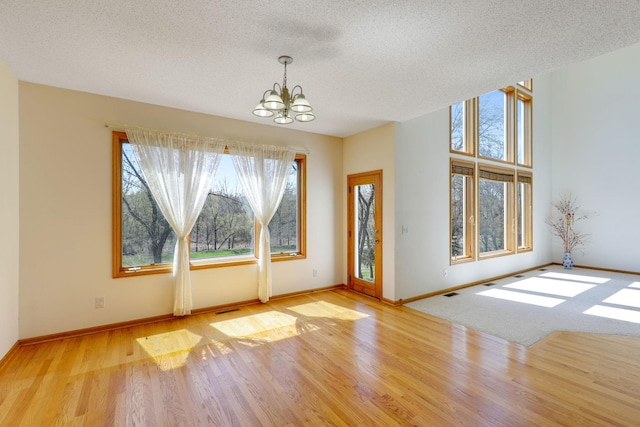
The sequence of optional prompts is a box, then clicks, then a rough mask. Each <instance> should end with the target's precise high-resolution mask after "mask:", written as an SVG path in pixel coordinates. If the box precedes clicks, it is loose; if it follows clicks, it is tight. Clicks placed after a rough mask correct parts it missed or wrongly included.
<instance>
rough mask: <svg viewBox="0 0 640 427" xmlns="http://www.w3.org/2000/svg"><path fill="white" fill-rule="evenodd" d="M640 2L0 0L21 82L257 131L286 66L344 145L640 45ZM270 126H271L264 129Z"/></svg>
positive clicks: (10, 59)
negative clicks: (267, 96) (269, 92)
mask: <svg viewBox="0 0 640 427" xmlns="http://www.w3.org/2000/svg"><path fill="white" fill-rule="evenodd" d="M639 22H640V1H638V0H583V1H562V0H539V1H538V0H536V1H520V0H471V1H470V0H448V1H443V0H413V1H403V0H396V1H381V0H366V1H349V0H317V1H300V0H297V1H288V0H287V1H278V2H267V1H254V0H236V1H233V2H231V1H215V0H190V1H187V0H155V1H136V0H57V1H53V0H48V1H43V0H0V61H2V62H4V63H5V64H6V65H7V66H8V67H9V68H10V69H11V70H12V72H13V73H14V74H15V75H16V76H17V78H18V79H20V80H22V81H28V82H35V83H41V84H46V85H51V86H57V87H62V88H69V89H75V90H80V91H86V92H91V93H97V94H102V95H108V96H114V97H119V98H125V99H131V100H136V101H142V102H147V103H152V104H158V105H165V106H170V107H175V108H180V109H185V110H191V111H197V112H202V113H208V114H214V115H218V116H223V117H230V118H234V119H240V120H248V121H254V122H259V123H272V122H271V120H270V119H261V118H257V117H255V116H253V115H252V114H251V110H252V109H253V107H254V106H255V105H256V104H257V102H258V101H259V98H260V97H261V95H262V93H263V92H264V91H265V90H266V89H268V88H270V87H271V86H272V85H273V83H274V82H278V83H282V81H281V80H282V72H283V67H282V65H281V64H279V63H278V61H277V58H278V56H280V55H290V56H292V57H293V58H294V62H293V64H291V65H290V66H289V67H288V86H289V87H292V86H294V85H296V84H299V85H302V86H303V88H304V91H305V94H306V95H307V99H308V100H309V101H310V102H311V104H312V105H313V106H314V109H315V113H316V116H317V118H316V120H315V121H314V122H311V123H305V124H293V125H289V126H290V127H292V128H295V129H298V130H306V131H310V132H316V133H322V134H327V135H335V136H348V135H352V134H354V133H357V132H360V131H362V130H366V129H369V128H372V127H375V126H377V125H380V124H383V123H386V122H389V121H404V120H408V119H411V118H414V117H417V116H420V115H423V114H426V113H428V112H431V111H434V110H437V109H440V108H443V107H446V106H447V105H450V104H451V103H454V102H457V101H460V100H463V99H466V98H470V97H473V96H476V95H479V94H482V93H485V92H487V91H490V90H493V89H496V88H498V87H501V86H504V85H506V84H510V83H513V82H516V81H519V80H523V79H526V78H529V77H536V76H539V75H542V74H545V73H547V72H549V71H552V70H554V69H557V68H560V67H563V66H565V65H568V64H571V63H575V62H578V61H581V60H584V59H587V58H590V57H594V56H597V55H600V54H602V53H605V52H609V51H612V50H616V49H619V48H622V47H624V46H628V45H631V44H634V43H636V42H639V41H640V24H639ZM274 126H275V125H274Z"/></svg>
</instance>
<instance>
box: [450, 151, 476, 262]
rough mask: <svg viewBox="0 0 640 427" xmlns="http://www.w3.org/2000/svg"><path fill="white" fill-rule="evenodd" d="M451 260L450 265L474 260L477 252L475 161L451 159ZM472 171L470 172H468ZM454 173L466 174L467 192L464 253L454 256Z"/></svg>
mask: <svg viewBox="0 0 640 427" xmlns="http://www.w3.org/2000/svg"><path fill="white" fill-rule="evenodd" d="M459 168H460V169H464V170H466V171H465V172H464V173H462V172H461V173H456V169H459ZM449 171H450V173H449V260H450V265H454V264H460V263H464V262H469V261H474V260H475V253H476V244H475V243H476V238H475V235H476V201H475V197H476V190H475V186H476V164H475V163H473V162H468V161H462V160H458V159H451V161H450V164H449ZM468 173H470V174H468ZM454 175H460V176H464V180H465V186H466V193H465V200H464V203H465V211H466V215H465V219H464V222H465V223H466V227H465V231H464V248H465V250H464V254H463V255H461V256H454V255H453V254H452V247H453V229H452V224H453V206H452V193H453V177H454Z"/></svg>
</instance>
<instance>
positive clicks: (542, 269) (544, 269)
mask: <svg viewBox="0 0 640 427" xmlns="http://www.w3.org/2000/svg"><path fill="white" fill-rule="evenodd" d="M538 271H547V269H546V268H541V269H539V270H538Z"/></svg>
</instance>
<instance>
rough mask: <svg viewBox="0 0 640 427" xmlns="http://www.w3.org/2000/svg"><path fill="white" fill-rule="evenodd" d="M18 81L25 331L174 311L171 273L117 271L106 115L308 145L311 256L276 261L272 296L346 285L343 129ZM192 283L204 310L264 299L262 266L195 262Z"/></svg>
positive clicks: (22, 315)
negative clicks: (99, 303) (315, 129)
mask: <svg viewBox="0 0 640 427" xmlns="http://www.w3.org/2000/svg"><path fill="white" fill-rule="evenodd" d="M19 87H20V97H19V100H20V261H21V262H20V319H19V320H20V327H19V330H20V332H19V335H20V338H29V337H35V336H42V335H46V334H52V333H57V332H65V331H71V330H75V329H80V328H86V327H92V326H97V325H104V324H109V323H115V322H121V321H127V320H134V319H140V318H145V317H150V316H157V315H163V314H168V313H171V311H172V307H173V304H172V286H173V281H172V276H171V274H161V275H149V276H144V277H127V278H120V279H113V278H112V277H111V239H112V237H111V182H112V181H111V129H108V128H105V123H107V122H110V123H124V124H133V125H138V126H143V127H150V128H157V129H167V130H174V131H178V132H187V133H194V134H200V135H207V136H218V137H224V138H232V139H238V140H244V141H253V142H257V143H265V144H279V145H287V146H294V147H303V148H307V149H308V150H309V151H310V154H309V155H308V157H307V194H308V197H307V252H308V253H307V259H305V260H295V261H284V262H277V263H274V264H273V293H274V295H278V294H285V293H290V292H297V291H303V290H307V289H314V288H319V287H326V286H332V285H336V284H341V283H343V282H342V274H341V271H342V262H343V260H342V258H343V252H342V247H341V243H342V240H341V237H340V235H341V232H342V221H341V217H342V211H343V205H342V199H341V191H342V177H343V175H342V140H341V139H340V138H333V137H327V136H322V135H318V134H311V133H305V132H299V131H294V130H291V129H285V128H282V127H275V126H267V125H260V124H253V123H248V122H242V121H237V120H230V119H224V118H220V117H214V116H208V115H204V114H197V113H192V112H187V111H182V110H176V109H170V108H165V107H159V106H154V105H149V104H142V103H137V102H131V101H125V100H121V99H115V98H108V97H104V96H98V95H92V94H87V93H82V92H76V91H70V90H65V89H59V88H53V87H48V86H41V85H35V84H31V83H25V82H20V86H19ZM247 111H248V114H250V111H249V110H247ZM10 161H12V162H13V163H14V164H15V163H16V161H17V156H13V159H10ZM16 200H17V197H16ZM14 227H15V221H14ZM15 246H17V245H16V244H12V245H11V247H12V248H14V247H15ZM313 269H316V270H317V271H318V276H317V277H313V275H312V271H313ZM192 285H193V299H194V306H195V308H201V307H210V306H216V305H221V304H227V303H233V302H239V301H246V300H252V299H256V298H257V266H256V265H248V266H236V267H224V268H213V269H206V270H194V271H192ZM96 296H104V297H105V303H106V307H105V308H104V309H96V308H94V298H95V297H96ZM14 342H15V340H14Z"/></svg>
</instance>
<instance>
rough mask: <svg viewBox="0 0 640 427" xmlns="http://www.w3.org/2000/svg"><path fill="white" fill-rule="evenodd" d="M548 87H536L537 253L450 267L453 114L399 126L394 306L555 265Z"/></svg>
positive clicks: (541, 81) (542, 81)
mask: <svg viewBox="0 0 640 427" xmlns="http://www.w3.org/2000/svg"><path fill="white" fill-rule="evenodd" d="M534 77H535V76H534ZM549 82H550V78H549V77H548V76H547V77H540V78H535V80H534V101H533V109H534V110H533V114H534V128H533V135H534V153H533V164H534V169H533V171H534V172H533V173H534V176H533V180H534V181H533V191H534V193H533V203H534V212H533V216H534V224H533V233H534V234H533V248H534V250H533V251H532V252H530V253H524V254H518V255H511V256H504V257H499V258H493V259H487V260H483V261H476V262H471V263H464V264H457V265H449V264H450V263H449V158H450V153H449V109H448V108H444V109H442V110H439V111H436V112H434V113H431V114H428V115H426V116H422V117H418V118H416V119H413V120H409V121H406V122H402V123H398V124H397V125H396V158H395V162H396V166H395V169H396V183H395V184H396V192H395V196H396V207H395V208H396V232H397V237H396V255H395V265H396V271H395V274H396V278H395V283H396V295H395V297H396V299H406V298H412V297H416V296H420V295H425V294H428V293H431V292H436V291H439V290H443V289H448V288H451V287H455V286H458V285H463V284H466V283H470V282H475V281H479V280H483V279H485V278H491V277H496V276H500V275H504V274H509V273H511V272H514V271H518V270H523V269H527V268H531V267H535V266H538V265H541V264H544V263H547V262H549V261H550V253H549V252H550V250H549V240H550V239H549V231H548V229H547V226H546V225H545V224H544V218H545V217H546V215H547V214H548V206H549V190H550V187H551V181H550V180H551V177H550V162H551V158H550V127H551V122H550V121H551V113H550V108H549V101H550V83H549ZM478 95H480V94H478ZM402 227H404V228H405V229H406V230H407V231H406V232H405V233H402ZM444 269H447V277H444V274H443V270H444Z"/></svg>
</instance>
